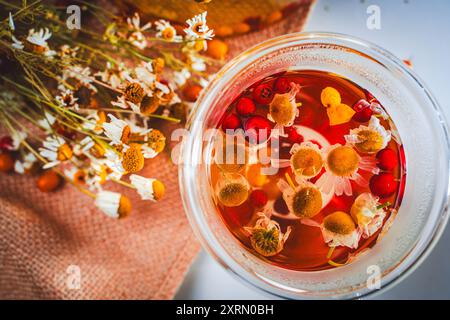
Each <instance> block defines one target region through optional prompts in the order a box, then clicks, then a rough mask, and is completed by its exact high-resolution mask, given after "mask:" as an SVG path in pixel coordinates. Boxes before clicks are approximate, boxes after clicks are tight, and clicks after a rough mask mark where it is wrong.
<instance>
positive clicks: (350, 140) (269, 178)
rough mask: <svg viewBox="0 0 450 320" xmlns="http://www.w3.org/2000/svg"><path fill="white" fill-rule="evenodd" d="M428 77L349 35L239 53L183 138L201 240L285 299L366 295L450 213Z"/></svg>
mask: <svg viewBox="0 0 450 320" xmlns="http://www.w3.org/2000/svg"><path fill="white" fill-rule="evenodd" d="M441 114H442V111H441V109H440V108H439V106H438V105H437V103H436V101H435V100H434V98H433V97H432V95H431V94H430V92H429V91H428V89H426V87H425V86H424V84H423V83H422V82H421V81H420V80H419V78H418V77H417V76H416V75H415V74H414V73H413V72H412V71H411V70H410V69H409V68H408V67H407V66H405V65H404V64H403V63H402V62H401V61H400V60H398V59H397V58H395V57H394V56H392V55H391V54H390V53H388V52H386V51H385V50H383V49H381V48H379V47H377V46H375V45H373V44H371V43H368V42H365V41H363V40H359V39H355V38H352V37H349V36H346V35H338V34H324V33H298V34H290V35H285V36H282V37H278V38H274V39H271V40H268V41H266V42H264V43H262V44H260V45H257V46H255V47H253V48H251V49H249V50H248V51H246V52H244V53H243V54H241V55H240V56H238V57H236V58H234V59H233V60H232V61H230V62H229V63H228V64H227V65H226V66H225V67H224V68H223V69H222V70H221V71H220V72H219V73H218V74H217V76H216V77H215V79H214V80H212V82H211V83H210V85H209V86H208V87H207V88H206V89H205V91H204V93H203V94H202V95H201V96H200V98H199V100H198V101H197V104H196V106H195V108H194V110H193V115H192V117H191V119H190V121H189V123H188V126H189V130H190V134H189V136H188V137H186V138H185V139H184V141H183V145H182V153H181V154H182V156H181V160H182V163H181V165H180V167H179V170H180V185H181V194H182V197H183V201H184V205H185V209H186V213H187V216H188V218H189V221H190V223H191V225H192V227H193V229H194V231H195V233H196V235H197V236H198V238H199V239H200V240H201V242H202V244H203V246H204V248H205V249H206V250H207V251H208V252H209V253H210V254H211V255H212V256H213V257H214V258H215V259H216V260H218V261H219V262H220V263H221V264H222V265H223V266H224V267H225V268H226V269H228V270H230V271H232V272H233V273H235V274H237V275H238V276H239V277H240V278H241V279H243V280H244V281H247V282H249V283H251V284H253V285H254V286H256V287H258V288H260V289H262V290H264V291H266V292H268V293H271V294H273V295H278V296H282V297H286V298H296V299H303V298H340V299H348V298H358V297H362V296H366V295H368V294H370V293H373V292H380V291H382V290H385V289H386V288H389V287H390V286H391V285H393V284H394V283H397V282H398V281H400V279H402V278H404V277H405V276H406V275H408V274H409V273H411V272H412V270H414V269H415V268H417V266H418V265H419V264H420V263H421V262H422V261H423V260H424V259H425V258H426V256H427V255H428V254H429V252H430V251H431V249H432V248H433V246H434V245H435V243H436V242H437V240H438V238H439V236H440V234H441V233H442V230H443V229H444V227H445V224H446V222H447V218H448V214H447V210H446V206H447V202H448V195H449V141H448V131H447V127H446V125H445V122H444V120H443V117H442V115H441Z"/></svg>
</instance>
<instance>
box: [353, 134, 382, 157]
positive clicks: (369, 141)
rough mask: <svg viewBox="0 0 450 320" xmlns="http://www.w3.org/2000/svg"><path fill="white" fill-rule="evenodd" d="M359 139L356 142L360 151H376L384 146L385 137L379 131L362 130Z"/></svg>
mask: <svg viewBox="0 0 450 320" xmlns="http://www.w3.org/2000/svg"><path fill="white" fill-rule="evenodd" d="M358 139H359V141H360V142H358V143H355V147H356V149H357V150H358V151H360V152H364V153H374V152H378V151H379V150H381V149H382V148H383V137H382V136H381V134H380V133H379V132H378V131H375V130H361V131H360V132H358Z"/></svg>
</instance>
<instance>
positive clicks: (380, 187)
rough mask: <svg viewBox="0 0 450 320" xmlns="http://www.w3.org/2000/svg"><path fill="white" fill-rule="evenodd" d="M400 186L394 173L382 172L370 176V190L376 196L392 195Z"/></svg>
mask: <svg viewBox="0 0 450 320" xmlns="http://www.w3.org/2000/svg"><path fill="white" fill-rule="evenodd" d="M397 188H398V182H397V181H396V180H395V178H394V176H393V175H392V173H389V172H382V173H380V174H378V175H374V176H373V177H372V178H370V191H372V193H373V194H374V195H376V196H379V197H381V198H386V197H389V196H390V195H392V194H393V193H394V192H395V191H396V190H397Z"/></svg>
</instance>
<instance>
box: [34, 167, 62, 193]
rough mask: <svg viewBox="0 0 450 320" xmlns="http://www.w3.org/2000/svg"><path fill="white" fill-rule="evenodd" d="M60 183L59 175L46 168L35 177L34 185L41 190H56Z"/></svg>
mask: <svg viewBox="0 0 450 320" xmlns="http://www.w3.org/2000/svg"><path fill="white" fill-rule="evenodd" d="M60 183H61V177H60V176H59V175H58V174H57V173H56V172H55V171H53V170H47V171H44V173H42V174H41V175H40V176H39V178H38V179H37V182H36V185H37V187H38V188H39V190H41V191H42V192H50V191H53V190H56V188H58V186H59V185H60Z"/></svg>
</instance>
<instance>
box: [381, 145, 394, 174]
mask: <svg viewBox="0 0 450 320" xmlns="http://www.w3.org/2000/svg"><path fill="white" fill-rule="evenodd" d="M377 159H378V167H380V168H381V169H383V170H387V171H391V170H394V169H395V167H396V166H397V165H398V157H397V154H396V153H395V151H394V150H392V149H389V148H386V149H383V150H380V151H379V152H378V153H377Z"/></svg>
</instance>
